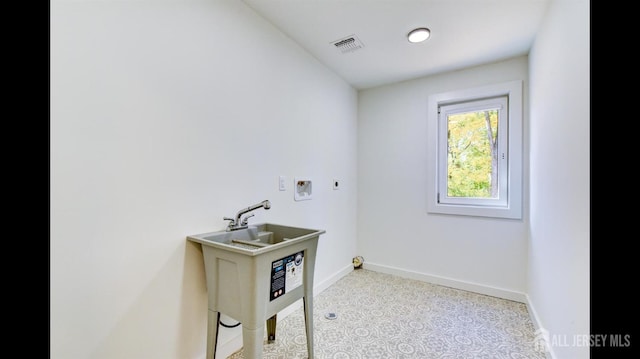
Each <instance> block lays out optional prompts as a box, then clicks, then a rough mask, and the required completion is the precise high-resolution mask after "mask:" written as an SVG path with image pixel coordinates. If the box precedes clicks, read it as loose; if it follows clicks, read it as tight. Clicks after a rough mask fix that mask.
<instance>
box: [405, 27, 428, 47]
mask: <svg viewBox="0 0 640 359" xmlns="http://www.w3.org/2000/svg"><path fill="white" fill-rule="evenodd" d="M430 35H431V30H429V29H427V28H426V27H420V28H417V29H413V30H411V32H410V33H409V34H407V39H409V42H414V43H415V42H423V41H424V40H426V39H428V38H429V36H430Z"/></svg>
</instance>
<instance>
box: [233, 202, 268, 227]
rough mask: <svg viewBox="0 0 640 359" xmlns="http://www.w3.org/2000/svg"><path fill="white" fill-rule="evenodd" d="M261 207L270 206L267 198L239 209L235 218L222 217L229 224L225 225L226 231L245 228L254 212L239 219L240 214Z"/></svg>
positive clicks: (266, 207)
mask: <svg viewBox="0 0 640 359" xmlns="http://www.w3.org/2000/svg"><path fill="white" fill-rule="evenodd" d="M261 207H264V209H269V208H271V202H269V201H268V200H264V201H262V202H260V203H258V204H254V205H253V206H249V207H247V208H244V209H241V210H240V211H238V213H237V214H236V218H229V217H224V218H223V219H224V220H225V221H229V225H228V226H227V232H229V231H235V230H238V229H244V228H247V227H248V226H249V218H250V217H253V216H255V214H253V213H252V214H249V215H247V216H245V217H244V218H242V219H241V217H242V215H243V214H245V213H249V212H251V211H253V210H256V209H258V208H261Z"/></svg>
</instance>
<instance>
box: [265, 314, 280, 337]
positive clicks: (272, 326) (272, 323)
mask: <svg viewBox="0 0 640 359" xmlns="http://www.w3.org/2000/svg"><path fill="white" fill-rule="evenodd" d="M277 324H278V314H274V315H273V316H272V317H271V318H269V319H267V343H274V342H275V341H276V325H277Z"/></svg>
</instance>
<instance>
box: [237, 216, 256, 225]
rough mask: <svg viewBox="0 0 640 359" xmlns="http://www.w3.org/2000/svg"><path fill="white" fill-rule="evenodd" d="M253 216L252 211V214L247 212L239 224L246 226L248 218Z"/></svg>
mask: <svg viewBox="0 0 640 359" xmlns="http://www.w3.org/2000/svg"><path fill="white" fill-rule="evenodd" d="M253 216H255V214H253V213H252V214H249V215H247V216H246V217H244V218H243V219H242V223H240V225H241V226H246V225H247V224H249V218H251V217H253Z"/></svg>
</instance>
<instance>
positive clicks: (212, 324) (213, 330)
mask: <svg viewBox="0 0 640 359" xmlns="http://www.w3.org/2000/svg"><path fill="white" fill-rule="evenodd" d="M208 312H209V315H208V318H207V359H215V357H216V347H217V346H218V328H219V327H220V312H216V311H213V310H211V309H209V310H208Z"/></svg>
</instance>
